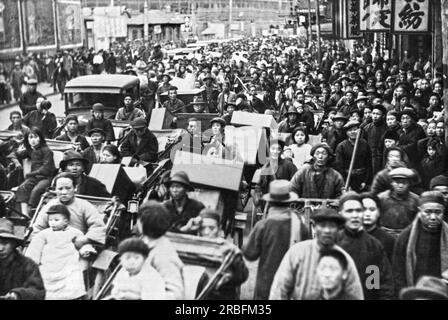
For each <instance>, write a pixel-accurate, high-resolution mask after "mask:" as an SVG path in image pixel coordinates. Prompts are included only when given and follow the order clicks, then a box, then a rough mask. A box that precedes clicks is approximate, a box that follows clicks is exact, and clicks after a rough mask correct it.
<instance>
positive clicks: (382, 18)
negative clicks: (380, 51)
mask: <svg viewBox="0 0 448 320" xmlns="http://www.w3.org/2000/svg"><path fill="white" fill-rule="evenodd" d="M359 6H360V30H361V31H388V30H390V28H391V20H392V0H361V1H359Z"/></svg>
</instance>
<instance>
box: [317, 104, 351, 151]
mask: <svg viewBox="0 0 448 320" xmlns="http://www.w3.org/2000/svg"><path fill="white" fill-rule="evenodd" d="M347 121H348V119H347V117H346V116H344V115H343V114H342V113H340V112H338V113H336V115H335V116H334V117H333V125H332V126H331V127H330V128H329V129H326V130H323V131H322V142H325V143H327V144H328V145H329V146H330V148H331V150H336V147H337V146H338V144H340V143H341V142H342V141H344V140H345V139H346V138H347V136H346V134H345V131H344V125H345V124H346V123H347Z"/></svg>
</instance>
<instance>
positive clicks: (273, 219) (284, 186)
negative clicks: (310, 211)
mask: <svg viewBox="0 0 448 320" xmlns="http://www.w3.org/2000/svg"><path fill="white" fill-rule="evenodd" d="M263 200H265V201H268V202H269V203H270V208H269V212H268V218H267V219H264V220H262V221H260V222H259V223H257V224H256V225H255V228H254V229H253V230H252V231H251V233H250V235H249V239H248V240H247V243H246V245H245V247H244V249H243V252H244V257H245V258H246V259H248V260H249V261H255V260H257V259H260V260H259V262H258V271H257V280H256V283H255V291H254V299H255V300H267V299H268V298H269V292H270V289H271V284H272V281H273V280H274V276H275V272H276V271H277V269H278V267H279V265H280V263H281V261H282V259H283V256H284V255H285V253H286V252H287V251H288V249H289V248H290V247H291V246H292V245H293V244H294V243H296V242H300V241H303V240H308V239H309V238H310V237H309V234H308V230H307V229H306V227H305V225H304V224H303V222H302V221H301V220H300V218H299V217H298V216H297V213H296V212H295V211H294V210H293V209H290V208H289V204H290V203H291V202H294V201H295V200H297V195H296V194H294V193H292V192H289V183H288V181H287V180H275V181H272V182H271V183H270V185H269V193H268V194H266V195H264V196H263ZM295 223H296V224H295ZM293 226H294V227H293ZM293 239H294V240H293Z"/></svg>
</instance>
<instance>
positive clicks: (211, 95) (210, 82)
mask: <svg viewBox="0 0 448 320" xmlns="http://www.w3.org/2000/svg"><path fill="white" fill-rule="evenodd" d="M215 81H216V79H215V77H214V76H213V75H212V74H210V73H209V74H206V75H205V77H204V78H203V82H204V85H203V86H202V89H205V91H203V93H202V97H203V99H204V101H206V102H207V104H208V109H209V111H210V112H211V113H215V112H218V109H217V105H218V95H219V91H218V89H217V88H216V86H215V84H214V82H215Z"/></svg>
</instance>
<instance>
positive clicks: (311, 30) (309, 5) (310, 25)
mask: <svg viewBox="0 0 448 320" xmlns="http://www.w3.org/2000/svg"><path fill="white" fill-rule="evenodd" d="M308 28H309V32H310V37H309V39H310V40H309V43H311V41H313V26H312V24H311V0H308Z"/></svg>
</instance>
